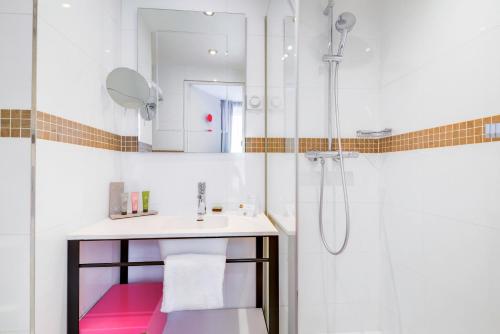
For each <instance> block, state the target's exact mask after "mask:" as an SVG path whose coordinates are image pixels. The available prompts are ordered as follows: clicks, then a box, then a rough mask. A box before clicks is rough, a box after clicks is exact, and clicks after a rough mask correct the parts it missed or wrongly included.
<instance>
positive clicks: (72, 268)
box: [67, 235, 279, 334]
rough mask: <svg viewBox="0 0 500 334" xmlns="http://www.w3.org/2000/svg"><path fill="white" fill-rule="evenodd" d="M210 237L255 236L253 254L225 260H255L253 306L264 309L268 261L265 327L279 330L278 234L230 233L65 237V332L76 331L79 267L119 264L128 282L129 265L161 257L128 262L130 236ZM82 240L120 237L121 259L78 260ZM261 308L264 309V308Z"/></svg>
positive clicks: (72, 333)
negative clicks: (68, 238) (222, 235)
mask: <svg viewBox="0 0 500 334" xmlns="http://www.w3.org/2000/svg"><path fill="white" fill-rule="evenodd" d="M213 238H224V239H234V238H255V239H256V241H255V244H256V256H255V258H244V259H227V260H226V263H256V287H255V288H256V289H255V290H256V299H255V300H256V307H257V308H262V309H263V306H264V305H263V282H264V279H265V277H264V270H263V264H264V263H268V264H269V275H268V283H269V305H268V309H269V318H268V322H267V329H268V333H269V334H279V269H278V266H279V249H278V236H277V235H273V236H229V237H199V238H197V237H194V238H193V237H191V238H189V237H186V238H141V239H98V240H86V239H85V240H68V281H67V302H68V305H67V328H68V330H67V333H68V334H78V333H79V321H80V317H79V304H80V268H111V267H120V284H127V283H128V267H140V266H162V265H163V264H164V263H163V261H145V262H129V256H128V255H129V241H130V240H166V239H213ZM264 238H267V239H268V240H269V242H268V253H269V257H264ZM82 241H83V242H85V241H120V262H112V263H80V242H82ZM263 311H264V309H263Z"/></svg>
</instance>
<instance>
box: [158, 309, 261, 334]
mask: <svg viewBox="0 0 500 334" xmlns="http://www.w3.org/2000/svg"><path fill="white" fill-rule="evenodd" d="M186 333H190V334H198V333H199V334H201V333H203V334H236V333H238V334H267V329H266V324H265V320H264V315H263V314H262V310H261V309H231V310H209V311H190V312H175V313H171V314H169V315H168V321H167V328H166V329H165V332H164V334H186Z"/></svg>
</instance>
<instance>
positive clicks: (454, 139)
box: [0, 109, 500, 153]
mask: <svg viewBox="0 0 500 334" xmlns="http://www.w3.org/2000/svg"><path fill="white" fill-rule="evenodd" d="M497 123H500V115H495V116H489V117H483V118H478V119H474V120H470V121H465V122H458V123H452V124H447V125H443V126H438V127H434V128H429V129H423V130H419V131H412V132H408V133H403V134H399V135H394V136H390V137H387V138H381V139H360V138H343V139H342V146H343V149H344V150H346V151H357V152H360V153H389V152H399V151H410V150H418V149H428V148H438V147H448V146H458V145H468V144H480V143H488V142H495V141H500V138H487V137H486V136H485V133H484V131H485V130H484V129H485V126H486V125H487V124H497ZM36 125H37V138H38V139H42V140H50V141H57V142H62V143H68V144H75V145H80V146H88V147H94V148H101V149H107V150H112V151H119V152H138V151H139V148H141V151H150V150H151V147H150V146H149V145H146V144H143V143H140V142H139V141H138V137H137V136H120V135H118V134H114V133H111V132H108V131H104V130H101V129H98V128H94V127H91V126H87V125H84V124H81V123H78V122H74V121H70V120H67V119H65V118H62V117H58V116H54V115H51V114H48V113H44V112H40V111H39V112H37V124H36ZM30 134H31V110H20V109H0V137H10V138H29V137H30ZM245 144H246V145H245V152H247V153H264V152H266V151H267V152H268V153H286V152H289V153H291V152H294V149H295V140H294V138H267V139H266V138H264V137H249V138H245ZM298 145H299V152H300V153H304V152H307V151H327V150H328V141H327V139H326V138H299V143H298ZM332 145H333V148H332V149H333V150H334V151H336V150H338V144H337V141H336V140H334V141H333V143H332ZM266 148H267V150H266Z"/></svg>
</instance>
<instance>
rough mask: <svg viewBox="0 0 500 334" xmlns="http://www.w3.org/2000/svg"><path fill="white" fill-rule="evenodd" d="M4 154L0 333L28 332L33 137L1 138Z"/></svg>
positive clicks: (0, 211)
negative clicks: (31, 138)
mask: <svg viewBox="0 0 500 334" xmlns="http://www.w3.org/2000/svg"><path fill="white" fill-rule="evenodd" d="M0 80H1V79H0ZM0 156H1V159H0V265H1V266H2V268H4V269H3V270H2V275H1V276H0V296H2V297H1V298H0V333H28V332H29V323H30V322H29V317H30V261H29V258H30V194H31V191H30V190H31V177H30V175H31V168H30V166H31V160H30V158H31V145H30V140H29V139H22V140H20V139H19V138H16V139H14V138H12V139H11V138H0Z"/></svg>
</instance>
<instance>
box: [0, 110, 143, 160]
mask: <svg viewBox="0 0 500 334" xmlns="http://www.w3.org/2000/svg"><path fill="white" fill-rule="evenodd" d="M36 118H37V124H36V126H37V138H38V139H43V140H50V141H56V142H61V143H67V144H74V145H80V146H87V147H94V148H101V149H105V150H112V151H119V152H137V151H138V147H139V143H138V138H137V136H120V135H117V134H114V133H111V132H108V131H104V130H100V129H98V128H94V127H91V126H87V125H84V124H81V123H78V122H73V121H70V120H68V119H65V118H62V117H58V116H54V115H51V114H48V113H44V112H41V111H39V112H37V117H36ZM0 122H1V123H0V137H16V138H17V137H29V136H30V133H31V111H30V110H17V109H1V110H0Z"/></svg>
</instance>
